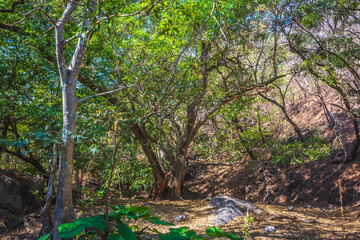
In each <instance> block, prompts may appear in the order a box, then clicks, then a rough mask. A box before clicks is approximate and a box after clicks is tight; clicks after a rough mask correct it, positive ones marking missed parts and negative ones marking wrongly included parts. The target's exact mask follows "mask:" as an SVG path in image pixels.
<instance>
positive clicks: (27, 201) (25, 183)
mask: <svg viewBox="0 0 360 240" xmlns="http://www.w3.org/2000/svg"><path fill="white" fill-rule="evenodd" d="M40 189H41V184H40V183H39V182H38V181H36V180H35V179H34V178H33V177H31V176H29V175H25V174H19V173H11V172H7V171H3V170H0V209H3V210H6V211H8V212H10V213H12V214H14V215H24V214H26V213H30V212H34V211H38V210H39V209H40V206H41V205H40V200H38V199H36V197H35V195H34V194H32V192H33V191H35V190H40Z"/></svg>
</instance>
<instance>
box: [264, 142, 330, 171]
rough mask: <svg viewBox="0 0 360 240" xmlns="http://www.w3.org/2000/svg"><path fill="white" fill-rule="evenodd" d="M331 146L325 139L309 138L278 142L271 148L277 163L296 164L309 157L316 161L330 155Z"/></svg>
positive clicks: (274, 161)
mask: <svg viewBox="0 0 360 240" xmlns="http://www.w3.org/2000/svg"><path fill="white" fill-rule="evenodd" d="M330 151H331V148H330V147H329V146H328V145H327V144H326V142H325V141H324V140H323V139H320V138H309V139H308V140H307V141H306V142H298V141H294V142H291V143H287V144H284V143H281V142H280V143H277V144H274V145H273V146H272V147H271V148H270V152H271V154H272V162H273V163H274V164H277V165H295V164H301V163H303V162H305V160H307V159H309V160H311V161H315V160H318V159H321V158H324V157H327V156H329V155H330Z"/></svg>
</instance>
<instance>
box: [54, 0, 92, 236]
mask: <svg viewBox="0 0 360 240" xmlns="http://www.w3.org/2000/svg"><path fill="white" fill-rule="evenodd" d="M77 6H79V0H71V1H70V2H69V3H68V5H67V7H66V9H65V10H64V12H63V14H62V16H61V18H60V19H59V20H58V21H57V22H56V23H55V24H54V25H55V40H56V60H57V66H58V70H59V74H60V82H61V87H62V103H63V132H62V143H61V151H60V161H59V173H58V188H57V189H58V192H57V196H56V207H55V224H54V229H53V239H54V240H58V239H61V238H60V236H59V230H58V228H59V226H60V225H61V224H63V223H67V222H72V221H74V220H75V218H76V215H75V212H74V205H73V197H72V175H73V152H74V142H73V135H74V134H75V128H76V109H77V106H78V99H77V97H76V83H77V79H78V76H79V73H80V69H81V66H82V63H83V61H84V57H85V53H86V49H87V45H88V43H89V41H90V38H91V36H92V31H91V30H87V31H86V33H85V34H83V35H80V36H79V37H78V41H77V45H76V48H75V51H74V54H73V55H72V58H71V61H70V64H69V65H67V63H66V60H65V50H66V41H65V38H64V28H65V25H66V24H67V23H68V21H69V20H70V18H71V16H72V14H73V12H74V11H75V9H76V7H77ZM90 24H91V20H90V19H86V20H85V21H84V28H85V29H86V28H87V27H89V29H90Z"/></svg>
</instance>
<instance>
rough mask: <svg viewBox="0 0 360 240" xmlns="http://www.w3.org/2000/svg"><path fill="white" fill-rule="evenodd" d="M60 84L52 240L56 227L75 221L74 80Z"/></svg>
mask: <svg viewBox="0 0 360 240" xmlns="http://www.w3.org/2000/svg"><path fill="white" fill-rule="evenodd" d="M61 82H62V88H63V90H62V93H63V133H62V145H61V155H60V162H59V173H58V193H57V196H56V208H55V226H54V229H55V232H54V239H60V236H59V235H58V233H59V231H58V230H57V229H58V227H59V226H60V225H61V224H62V223H67V222H72V221H74V220H75V219H76V216H75V212H74V204H73V197H72V175H73V151H74V143H73V138H72V136H73V135H74V134H75V126H76V108H77V98H76V78H71V74H69V75H68V78H67V79H65V81H61Z"/></svg>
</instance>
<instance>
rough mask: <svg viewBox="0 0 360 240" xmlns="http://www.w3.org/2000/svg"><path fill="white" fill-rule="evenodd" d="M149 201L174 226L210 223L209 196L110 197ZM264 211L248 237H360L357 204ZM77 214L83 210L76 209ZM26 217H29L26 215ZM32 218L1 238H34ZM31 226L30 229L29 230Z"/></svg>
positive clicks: (236, 229)
mask: <svg viewBox="0 0 360 240" xmlns="http://www.w3.org/2000/svg"><path fill="white" fill-rule="evenodd" d="M146 202H148V203H151V205H150V206H151V209H152V210H151V211H152V214H153V215H155V216H156V215H159V216H163V217H162V219H163V220H166V221H169V222H173V223H175V224H176V227H182V226H187V227H189V228H190V229H193V230H197V232H198V233H200V234H201V233H204V232H205V229H206V228H208V227H210V226H211V225H212V224H211V222H210V221H211V219H212V218H214V216H213V215H211V214H210V213H211V209H209V208H207V205H208V202H209V201H208V200H207V199H200V200H184V201H162V202H152V201H146V200H131V199H117V200H115V199H113V200H112V203H113V204H118V205H126V204H131V205H133V206H141V205H143V204H144V203H146ZM256 205H257V206H258V207H260V208H261V209H262V210H263V211H264V212H263V213H262V214H261V215H253V216H251V217H253V219H254V221H253V222H252V223H251V222H250V223H248V225H249V226H248V228H247V229H248V231H249V233H250V237H251V239H259V240H260V239H354V240H355V239H360V221H359V219H357V215H358V214H359V213H360V209H359V208H360V206H359V205H355V206H352V207H347V208H345V209H343V217H342V216H341V210H340V208H334V209H331V210H329V209H324V208H319V207H310V206H305V207H304V206H301V205H294V209H293V210H292V211H289V210H288V206H287V205H280V204H264V203H259V204H256ZM102 211H103V207H102V206H93V207H91V208H89V209H87V211H86V215H92V214H96V213H99V212H102ZM180 214H186V215H187V216H188V218H189V219H188V220H187V221H184V222H181V223H179V222H176V220H175V218H176V216H178V215H180ZM78 215H79V216H81V215H82V214H81V213H80V211H78ZM28 219H29V217H28ZM245 223H247V222H246V220H245V218H242V217H238V218H236V219H235V220H234V221H232V222H230V223H229V224H226V225H222V226H220V228H221V229H222V230H224V231H229V232H233V233H235V234H237V235H239V236H241V235H242V232H243V231H245V230H246V229H245V227H244V224H245ZM36 224H38V223H36V221H35V220H30V221H29V222H28V225H27V228H25V227H20V228H18V229H11V230H9V232H7V233H5V234H3V235H0V239H2V240H18V239H29V240H32V239H36V233H29V231H32V230H35V231H36V230H37V227H39V225H36ZM266 226H274V227H275V229H276V230H275V231H274V232H272V233H265V227H266ZM29 229H32V230H29ZM157 229H158V230H159V231H160V232H168V229H169V228H168V227H158V228H157Z"/></svg>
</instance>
